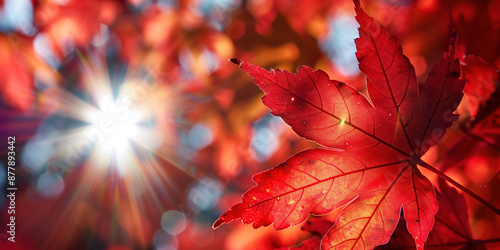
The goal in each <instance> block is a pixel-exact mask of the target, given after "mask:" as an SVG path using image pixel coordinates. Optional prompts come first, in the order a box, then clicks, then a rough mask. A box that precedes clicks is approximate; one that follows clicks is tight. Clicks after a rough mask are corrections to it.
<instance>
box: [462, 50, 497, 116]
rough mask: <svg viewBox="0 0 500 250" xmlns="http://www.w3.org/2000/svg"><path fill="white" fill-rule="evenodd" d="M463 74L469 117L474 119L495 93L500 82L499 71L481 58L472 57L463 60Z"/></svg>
mask: <svg viewBox="0 0 500 250" xmlns="http://www.w3.org/2000/svg"><path fill="white" fill-rule="evenodd" d="M462 74H463V78H464V80H465V88H464V92H465V94H466V96H465V99H466V100H467V104H468V108H469V115H470V116H471V117H473V118H474V117H475V116H476V115H477V112H478V108H479V105H485V104H486V101H487V100H488V99H490V97H491V94H492V93H493V92H494V91H495V84H496V83H498V80H499V79H498V78H499V75H498V69H497V68H496V67H495V65H492V64H489V63H487V62H486V61H485V60H483V59H482V58H481V57H478V56H472V55H470V56H467V57H465V58H464V59H463V65H462Z"/></svg>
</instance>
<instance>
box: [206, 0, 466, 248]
mask: <svg viewBox="0 0 500 250" xmlns="http://www.w3.org/2000/svg"><path fill="white" fill-rule="evenodd" d="M355 5H356V13H357V16H356V19H357V20H358V22H359V24H360V28H359V32H360V38H358V39H356V46H357V51H358V52H357V54H356V55H357V58H358V61H359V63H360V69H361V71H363V73H365V75H366V76H367V89H368V92H369V93H370V98H371V100H372V101H373V105H372V103H370V102H369V101H368V99H367V98H366V97H365V96H364V95H362V94H360V93H359V92H357V91H356V90H355V89H354V88H352V87H351V86H349V85H346V84H345V83H342V82H339V81H335V80H329V78H328V75H327V74H326V73H325V72H323V71H321V70H318V71H315V70H313V69H311V68H309V67H307V66H303V67H300V68H299V69H298V72H297V73H296V74H291V73H289V72H287V71H281V70H271V71H267V70H265V69H262V68H260V67H258V66H256V65H253V64H250V63H248V62H242V61H240V60H238V59H232V61H233V62H234V63H237V64H239V65H240V67H241V68H242V69H243V70H245V71H246V72H247V73H248V74H249V75H251V76H252V77H253V78H254V82H255V84H257V85H258V86H259V87H260V88H261V89H262V90H263V91H264V92H265V93H266V96H264V98H263V103H264V104H265V105H266V106H268V107H269V108H270V109H271V110H272V113H273V114H274V115H277V116H281V117H282V118H283V120H284V121H285V122H286V123H288V124H289V125H291V127H292V128H293V129H294V131H295V132H296V133H297V134H298V135H300V136H303V137H305V138H307V139H310V140H314V141H316V142H318V143H320V144H323V145H325V146H328V147H333V148H340V149H343V150H344V151H331V150H325V149H310V150H306V151H304V152H301V153H299V154H297V155H295V156H293V157H291V158H289V159H288V160H287V161H286V162H285V163H283V164H281V165H279V166H277V167H275V168H273V169H271V170H268V171H264V172H262V173H259V174H257V175H255V176H254V177H253V180H254V182H255V183H256V184H257V185H256V186H254V187H252V188H251V189H249V190H248V191H247V192H246V193H245V194H244V195H243V198H242V202H241V203H239V204H236V205H234V206H233V207H231V208H230V209H229V210H228V211H227V212H226V213H224V214H223V215H222V216H221V217H220V218H219V219H218V220H217V221H216V222H215V223H214V228H217V227H219V226H220V225H221V224H223V223H228V222H231V221H233V220H236V219H241V220H242V221H243V223H245V224H249V223H253V227H254V228H258V227H261V226H268V225H271V224H272V223H274V228H275V229H285V228H287V227H289V226H292V225H297V224H299V223H301V222H303V221H304V220H306V218H307V216H308V215H309V213H313V214H317V215H322V214H326V213H329V212H331V211H333V210H334V209H336V208H339V207H341V206H343V205H345V204H347V203H349V202H351V201H353V200H354V199H355V200H354V201H353V202H352V204H350V205H349V206H347V207H346V208H345V209H344V211H343V212H342V213H341V215H340V216H339V219H338V221H337V223H336V225H335V226H334V227H332V229H330V231H329V232H328V233H327V234H326V236H325V237H324V238H323V241H322V247H325V248H327V249H329V248H334V247H341V248H345V247H350V248H355V247H366V248H372V247H375V246H377V245H380V244H385V243H387V242H388V241H389V238H390V235H391V234H392V232H393V230H394V229H395V227H396V225H397V222H398V221H399V213H400V210H401V208H403V211H404V212H405V213H404V214H405V219H406V220H407V227H408V230H409V231H410V233H411V234H412V235H413V237H414V239H415V242H416V245H417V248H418V249H423V244H424V242H425V241H426V239H427V236H428V233H429V231H430V230H431V228H432V226H433V224H434V215H435V214H436V212H437V209H438V203H437V201H436V200H435V194H434V189H433V186H432V184H431V183H430V182H429V180H427V178H426V177H424V176H423V175H422V174H421V173H420V171H419V170H418V168H417V164H422V161H421V160H420V157H421V156H422V155H423V154H424V153H425V152H426V151H427V150H428V149H429V148H430V147H431V146H434V145H435V144H437V142H438V141H439V140H440V139H441V138H442V136H443V135H444V132H445V130H446V128H447V127H449V126H450V125H451V123H452V122H453V121H454V120H456V119H457V118H458V116H457V115H453V114H452V113H453V112H454V110H455V109H456V107H457V106H458V104H459V103H460V100H461V99H462V95H463V94H462V90H463V87H464V82H463V81H462V80H459V79H458V78H459V77H460V67H459V63H458V60H455V59H454V44H455V39H456V37H454V39H452V41H451V45H450V48H449V49H448V51H446V52H445V53H444V54H443V56H442V58H441V61H440V62H439V63H438V64H436V65H435V66H434V67H433V68H432V70H431V72H430V75H429V77H428V79H427V81H426V83H425V85H424V86H423V87H422V89H421V90H420V91H419V89H418V83H417V79H416V75H415V70H414V68H413V66H412V65H411V64H410V62H409V60H408V58H407V57H406V56H405V55H404V54H403V53H402V49H401V47H400V45H399V43H398V41H397V39H396V38H395V37H390V36H389V35H388V34H387V32H386V30H385V29H384V28H383V27H381V26H379V25H377V24H376V23H375V22H374V21H373V19H372V18H371V17H369V16H368V15H367V14H366V13H365V12H364V11H363V9H362V8H361V6H360V4H359V2H358V1H355ZM361 150H363V151H361Z"/></svg>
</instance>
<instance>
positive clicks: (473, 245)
mask: <svg viewBox="0 0 500 250" xmlns="http://www.w3.org/2000/svg"><path fill="white" fill-rule="evenodd" d="M439 188H440V190H441V191H440V192H438V193H437V200H438V202H439V211H438V213H437V214H436V224H435V225H434V229H433V231H432V232H431V233H430V234H429V239H428V240H427V243H426V248H442V249H444V248H446V249H482V248H479V246H482V244H484V243H489V242H494V241H498V239H495V240H493V241H491V240H475V239H474V238H473V237H472V234H471V232H470V227H469V216H468V214H467V203H466V202H465V198H464V196H463V195H461V194H459V193H458V192H457V191H456V190H455V189H454V188H452V187H450V186H448V185H447V184H446V182H445V181H443V180H440V181H439ZM412 248H415V243H414V242H413V240H412V238H411V235H409V234H408V232H407V231H406V228H405V226H404V224H402V223H399V225H398V226H397V227H396V230H395V232H394V234H393V236H392V238H391V240H390V241H389V243H388V244H387V245H384V246H380V247H377V249H412Z"/></svg>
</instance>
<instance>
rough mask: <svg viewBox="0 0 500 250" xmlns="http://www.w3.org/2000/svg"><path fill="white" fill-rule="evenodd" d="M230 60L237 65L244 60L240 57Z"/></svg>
mask: <svg viewBox="0 0 500 250" xmlns="http://www.w3.org/2000/svg"><path fill="white" fill-rule="evenodd" d="M229 61H230V62H232V63H234V64H237V65H241V63H242V61H241V60H240V59H238V58H231V59H229Z"/></svg>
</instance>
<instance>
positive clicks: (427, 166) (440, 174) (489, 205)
mask: <svg viewBox="0 0 500 250" xmlns="http://www.w3.org/2000/svg"><path fill="white" fill-rule="evenodd" d="M418 165H420V166H422V167H424V168H426V169H428V170H430V171H432V172H433V173H435V174H437V175H438V176H439V177H440V178H443V179H444V180H445V181H447V182H449V183H450V184H452V185H453V186H455V187H457V188H458V189H460V190H462V191H463V192H464V193H466V194H468V195H470V196H471V197H472V198H474V199H476V200H477V201H479V202H481V203H483V204H484V205H485V206H487V207H488V208H489V209H491V210H492V211H493V212H494V213H496V214H497V215H499V216H500V209H498V208H496V207H495V206H493V205H492V204H491V203H489V202H488V201H486V200H485V199H483V198H481V197H480V196H479V195H477V194H475V193H474V192H472V191H471V190H470V189H468V188H466V187H464V186H462V184H460V183H458V182H456V181H455V180H453V179H452V178H450V177H449V176H447V175H446V174H444V173H443V172H441V171H439V170H438V169H436V168H435V167H433V166H431V165H430V164H429V163H427V162H425V161H422V160H419V162H418Z"/></svg>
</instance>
